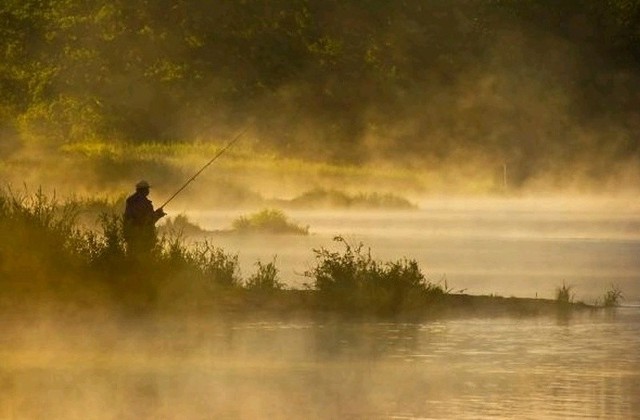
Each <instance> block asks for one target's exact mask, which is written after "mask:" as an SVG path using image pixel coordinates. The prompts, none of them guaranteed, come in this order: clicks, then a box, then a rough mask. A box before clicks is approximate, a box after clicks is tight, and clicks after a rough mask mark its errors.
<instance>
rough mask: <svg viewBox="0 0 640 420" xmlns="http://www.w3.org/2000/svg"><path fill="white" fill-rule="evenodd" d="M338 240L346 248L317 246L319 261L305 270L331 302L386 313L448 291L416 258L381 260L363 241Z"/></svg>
mask: <svg viewBox="0 0 640 420" xmlns="http://www.w3.org/2000/svg"><path fill="white" fill-rule="evenodd" d="M334 240H335V241H336V242H340V243H342V244H343V245H344V247H345V250H344V252H343V253H339V252H330V251H328V250H326V249H324V248H321V249H319V250H314V252H315V254H316V265H315V267H313V268H312V269H311V270H309V271H307V272H305V273H304V275H305V276H306V277H309V278H312V279H313V280H314V283H313V287H314V288H315V289H316V290H318V291H319V293H320V295H321V296H322V298H323V301H324V303H325V304H327V305H329V306H333V307H337V308H341V309H344V310H351V311H364V312H375V313H381V314H384V313H392V312H395V311H397V310H399V309H400V308H402V307H408V306H410V305H412V304H423V303H424V302H425V299H424V298H426V297H435V296H439V295H443V294H445V293H446V291H445V290H444V289H443V288H442V287H440V286H439V285H434V284H432V283H429V282H428V281H427V280H426V279H425V277H424V275H423V274H422V272H421V271H420V268H419V267H418V263H417V262H416V261H415V260H408V259H406V258H405V259H401V260H398V261H390V262H386V263H381V262H379V261H376V260H374V259H373V258H372V257H371V253H370V252H369V251H367V252H364V251H363V245H362V244H359V245H358V246H356V247H353V246H351V245H350V244H349V243H348V242H347V241H346V240H345V239H344V238H342V237H341V236H337V237H335V238H334Z"/></svg>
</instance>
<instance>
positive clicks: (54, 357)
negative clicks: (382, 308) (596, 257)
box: [0, 309, 640, 419]
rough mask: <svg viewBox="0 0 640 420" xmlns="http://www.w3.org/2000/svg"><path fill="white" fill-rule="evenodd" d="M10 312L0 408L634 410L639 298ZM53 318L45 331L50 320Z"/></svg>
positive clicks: (422, 414) (13, 412)
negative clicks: (494, 306) (311, 309)
mask: <svg viewBox="0 0 640 420" xmlns="http://www.w3.org/2000/svg"><path fill="white" fill-rule="evenodd" d="M33 327H34V326H33V325H22V326H20V325H18V323H16V324H11V328H9V325H6V328H4V326H3V333H4V334H3V339H2V349H1V350H0V352H1V354H0V360H2V361H3V362H2V364H1V365H0V418H43V417H46V418H65V419H68V418H87V417H91V418H136V419H138V418H482V417H492V416H496V417H502V418H569V417H599V418H625V419H626V418H633V417H634V416H635V417H638V416H639V415H640V310H638V309H619V310H617V311H616V312H610V313H606V312H598V313H596V314H584V315H577V316H573V317H567V318H564V319H556V318H553V317H537V318H520V319H514V318H491V319H480V318H478V319H459V320H443V321H438V322H428V323H415V324H411V323H394V322H370V321H369V322H367V321H354V320H351V321H346V320H338V319H336V320H332V319H306V320H287V319H284V320H283V319H273V320H264V319H260V320H255V319H246V318H245V319H242V320H239V319H214V320H212V319H206V320H204V319H191V320H187V319H180V320H178V319H172V320H159V319H153V320H137V321H126V322H124V321H122V322H112V323H92V324H86V323H82V324H79V323H78V324H74V323H58V324H56V323H52V322H49V323H48V324H47V325H46V328H45V329H43V328H42V327H41V328H39V329H38V328H33ZM45 331H48V332H49V333H50V335H46V334H44V332H45Z"/></svg>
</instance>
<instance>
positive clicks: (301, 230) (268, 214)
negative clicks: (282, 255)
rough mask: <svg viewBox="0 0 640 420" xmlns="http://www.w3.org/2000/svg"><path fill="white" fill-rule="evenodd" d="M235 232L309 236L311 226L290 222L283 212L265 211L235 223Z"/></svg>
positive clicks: (243, 217) (239, 219) (233, 225)
mask: <svg viewBox="0 0 640 420" xmlns="http://www.w3.org/2000/svg"><path fill="white" fill-rule="evenodd" d="M232 227H233V230H234V231H236V232H239V233H272V234H284V233H288V234H294V235H308V234H309V226H306V227H302V226H299V225H297V224H295V223H291V222H289V220H288V219H287V217H286V216H285V214H284V213H283V212H282V211H281V210H275V209H265V210H262V211H260V212H258V213H254V214H252V215H250V216H241V217H239V218H237V219H236V220H234V221H233V224H232Z"/></svg>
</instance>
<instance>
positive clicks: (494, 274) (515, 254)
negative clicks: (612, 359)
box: [188, 199, 640, 305]
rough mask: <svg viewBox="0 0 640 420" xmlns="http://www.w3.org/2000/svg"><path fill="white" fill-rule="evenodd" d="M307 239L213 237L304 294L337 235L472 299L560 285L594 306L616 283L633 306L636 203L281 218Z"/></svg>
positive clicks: (510, 204)
mask: <svg viewBox="0 0 640 420" xmlns="http://www.w3.org/2000/svg"><path fill="white" fill-rule="evenodd" d="M250 213H251V212H250V211H246V212H242V211H209V212H191V213H188V216H189V217H190V218H191V219H193V220H195V221H196V222H197V223H199V224H200V225H201V226H203V227H205V228H208V229H228V228H230V226H231V223H232V221H233V220H234V219H235V218H237V217H238V216H240V215H242V214H250ZM286 215H287V216H288V217H289V219H290V220H291V221H293V222H295V223H298V224H300V225H302V226H307V225H308V226H309V231H310V233H311V234H310V235H309V236H297V237H296V236H260V235H249V236H233V235H214V236H213V237H212V238H211V240H212V241H213V243H214V244H216V245H219V246H222V247H223V248H224V249H226V250H227V251H228V252H232V253H237V254H238V256H239V260H240V263H241V267H242V274H243V275H244V276H248V275H249V274H251V273H252V272H254V271H255V267H254V264H255V262H256V260H258V259H259V260H261V261H263V262H265V261H271V260H272V259H273V258H274V256H275V257H276V264H277V266H278V268H279V269H280V275H281V277H282V279H283V280H284V281H285V283H287V284H288V285H289V286H291V287H302V286H303V284H304V283H305V282H308V281H309V279H307V278H305V277H304V276H302V275H301V274H302V273H303V272H304V271H305V270H308V269H309V268H310V267H311V266H312V265H313V264H314V254H313V251H312V249H313V248H320V247H325V248H329V249H332V250H340V246H339V245H338V244H336V243H334V242H333V241H332V238H333V237H334V236H336V235H341V236H343V237H344V238H346V239H347V240H348V241H349V242H350V243H351V244H353V245H357V244H358V243H363V244H364V246H365V247H366V248H370V249H371V253H372V255H373V256H374V257H376V258H378V259H381V260H396V259H399V258H403V257H407V258H411V259H415V260H417V261H418V262H419V264H420V267H421V269H422V271H423V273H424V274H425V275H426V276H427V277H428V278H429V279H430V280H431V281H432V282H435V283H444V280H446V282H447V286H448V287H449V288H451V289H453V290H454V291H461V290H463V291H465V292H466V293H470V294H497V295H501V296H517V297H536V296H537V297H544V298H554V296H555V290H556V288H557V287H559V286H562V285H563V283H564V284H566V285H568V286H571V287H572V292H573V293H574V295H575V299H576V300H583V301H585V302H586V303H594V302H595V301H596V300H598V299H601V298H602V296H603V295H604V293H605V292H606V291H607V290H608V289H610V288H611V286H612V285H613V286H615V287H617V288H618V289H620V290H621V291H622V293H623V295H624V298H625V300H624V302H623V303H625V304H627V305H639V304H640V204H639V202H638V201H637V200H633V201H632V200H623V199H617V200H603V199H599V200H598V199H572V200H568V199H563V200H559V199H535V200H534V199H502V200H499V199H493V200H488V199H487V200H470V199H447V200H444V199H443V200H429V201H424V202H422V203H420V209H419V210H414V211H344V210H342V211H341V210H325V211H287V212H286Z"/></svg>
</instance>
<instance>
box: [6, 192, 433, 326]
mask: <svg viewBox="0 0 640 420" xmlns="http://www.w3.org/2000/svg"><path fill="white" fill-rule="evenodd" d="M79 205H80V202H78V201H77V200H70V201H66V202H58V200H56V199H55V197H54V198H51V197H47V196H45V195H44V194H43V193H42V192H40V191H39V192H37V193H35V194H28V193H24V194H16V193H13V192H11V191H2V192H1V193H0V236H1V237H2V238H5V239H8V238H10V240H5V239H3V240H2V241H0V289H1V290H2V292H3V293H2V297H1V298H0V308H1V307H12V306H13V305H15V304H20V303H24V302H36V303H43V302H48V303H55V302H60V303H67V304H73V305H72V306H74V305H81V306H83V305H85V306H89V307H91V306H94V305H100V304H106V305H114V306H115V307H122V308H125V309H135V310H145V311H146V310H154V309H163V310H164V309H188V310H198V309H203V308H211V307H215V306H218V305H223V306H224V307H228V305H229V304H231V305H232V306H233V305H240V306H242V305H243V302H246V299H247V293H249V298H250V297H251V294H252V293H253V294H255V293H260V294H265V293H267V294H269V293H270V292H276V291H280V292H284V291H283V289H284V284H283V283H282V282H281V280H280V278H279V272H278V269H277V267H276V261H275V258H274V260H273V261H271V262H268V263H263V262H261V261H257V262H256V271H255V272H254V273H252V274H250V275H249V276H248V277H247V279H246V280H243V278H242V276H241V273H240V270H239V264H238V255H233V254H228V253H226V252H225V251H224V250H223V249H221V248H219V247H216V246H214V245H213V244H212V243H211V242H209V241H206V240H205V241H204V242H195V243H192V244H190V245H186V244H185V242H183V241H182V240H181V238H180V237H179V236H178V237H161V238H160V239H159V240H158V243H157V244H156V246H155V248H154V249H153V251H152V252H151V253H150V254H148V255H146V254H145V255H131V254H129V253H128V252H127V249H126V245H125V241H124V238H123V235H122V220H121V218H120V217H119V216H116V215H113V214H111V215H109V214H107V213H104V214H102V216H101V221H100V226H101V229H100V231H95V230H92V229H83V228H81V227H80V226H79V225H78V223H77V222H76V216H77V214H78V209H79ZM259 214H262V213H259ZM265 214H267V215H269V214H277V212H275V213H273V212H272V213H269V212H267V213H265ZM360 249H361V248H358V249H357V250H356V252H355V253H354V252H353V251H352V248H351V247H349V246H347V249H346V251H345V253H344V255H342V254H341V253H329V252H328V251H326V250H323V251H318V252H319V254H318V266H317V267H316V268H314V269H313V271H312V272H309V273H307V275H308V276H309V277H311V278H313V279H315V284H314V285H312V287H311V288H312V289H313V290H314V291H319V292H321V296H322V297H324V298H323V299H320V300H318V301H315V300H314V301H315V303H317V304H319V308H325V309H339V310H342V311H347V312H354V311H355V312H376V313H381V314H389V313H390V311H393V312H400V311H401V310H402V308H403V305H404V303H405V301H406V302H407V303H409V302H410V303H411V305H412V306H416V305H420V304H422V305H424V304H425V302H426V301H425V300H424V298H426V297H427V295H429V294H433V293H436V292H437V293H436V294H438V295H440V294H443V293H444V292H443V290H442V289H441V288H439V287H438V286H434V285H431V284H430V283H428V282H427V281H426V280H425V279H424V277H423V276H422V274H421V273H420V270H419V268H418V267H417V265H416V264H415V262H406V261H404V262H397V263H389V264H388V265H387V266H383V265H382V264H381V263H378V262H375V261H374V260H372V259H371V258H370V257H369V258H367V259H363V256H362V255H361V254H360ZM341 266H344V267H342V268H340V267H341ZM365 277H366V278H368V277H371V278H370V281H369V280H367V279H365ZM345 282H346V283H345ZM345 284H348V287H346V288H345V286H344V285H345ZM365 284H366V287H365ZM362 291H366V293H364V294H363V293H362ZM292 292H293V297H287V296H284V297H283V298H285V302H284V305H285V306H287V305H289V306H290V305H293V306H295V307H299V308H303V309H305V310H308V309H310V307H308V302H306V301H305V300H304V299H302V300H301V299H300V297H299V296H298V295H296V292H295V291H292ZM341 295H342V297H340V296H341ZM319 296H320V295H319ZM349 296H351V297H349ZM420 297H422V298H423V299H420ZM286 299H288V300H286ZM307 299H308V298H307ZM336 299H337V300H336ZM350 299H355V300H354V301H353V305H352V304H348V302H349V301H350ZM336 303H338V305H336ZM262 304H264V302H262ZM280 309H282V308H280Z"/></svg>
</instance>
